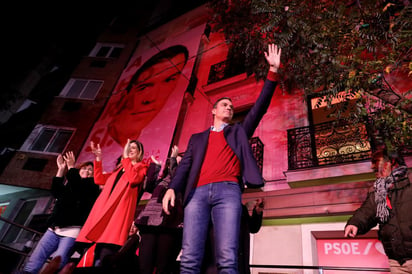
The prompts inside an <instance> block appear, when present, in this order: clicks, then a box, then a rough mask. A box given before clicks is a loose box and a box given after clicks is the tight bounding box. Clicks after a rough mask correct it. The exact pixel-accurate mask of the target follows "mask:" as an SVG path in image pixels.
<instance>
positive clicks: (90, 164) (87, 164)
mask: <svg viewBox="0 0 412 274" xmlns="http://www.w3.org/2000/svg"><path fill="white" fill-rule="evenodd" d="M85 166H92V167H93V162H91V161H87V162H83V163H81V164H80V165H79V169H81V168H82V167H85Z"/></svg>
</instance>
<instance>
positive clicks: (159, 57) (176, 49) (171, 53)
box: [126, 45, 189, 93]
mask: <svg viewBox="0 0 412 274" xmlns="http://www.w3.org/2000/svg"><path fill="white" fill-rule="evenodd" d="M182 53H183V54H184V55H185V64H186V62H187V59H188V57H189V51H188V50H187V48H186V47H185V46H182V45H176V46H171V47H169V48H167V49H164V50H162V51H160V52H159V53H157V54H156V55H154V56H152V57H151V58H150V59H149V60H147V61H146V62H145V63H144V64H143V65H142V66H141V67H140V68H139V69H138V70H137V71H136V73H135V74H134V75H133V77H132V79H130V82H129V84H128V85H127V87H126V91H127V93H129V91H130V89H131V88H132V87H133V85H134V84H135V82H136V80H137V78H139V76H140V74H142V72H144V71H145V70H147V69H148V68H150V67H152V66H153V65H155V64H157V63H160V62H161V61H163V60H170V59H171V58H173V57H175V56H176V55H178V54H182ZM174 65H177V64H174Z"/></svg>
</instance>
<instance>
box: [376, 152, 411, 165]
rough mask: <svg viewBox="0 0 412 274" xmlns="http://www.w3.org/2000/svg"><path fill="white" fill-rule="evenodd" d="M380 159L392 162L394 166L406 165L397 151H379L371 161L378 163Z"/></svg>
mask: <svg viewBox="0 0 412 274" xmlns="http://www.w3.org/2000/svg"><path fill="white" fill-rule="evenodd" d="M379 158H384V159H385V160H387V161H390V162H391V164H392V165H395V164H397V165H402V166H404V165H406V163H405V160H404V159H403V157H402V156H401V154H400V153H399V151H397V150H390V151H389V150H388V149H387V148H386V147H382V148H379V149H377V150H376V151H374V152H373V153H372V157H371V160H372V162H376V161H377V160H378V159H379Z"/></svg>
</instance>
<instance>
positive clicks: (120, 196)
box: [76, 158, 147, 246]
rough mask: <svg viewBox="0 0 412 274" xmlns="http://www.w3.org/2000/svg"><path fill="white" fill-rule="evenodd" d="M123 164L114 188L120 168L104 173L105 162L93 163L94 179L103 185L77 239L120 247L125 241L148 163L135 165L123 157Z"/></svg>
mask: <svg viewBox="0 0 412 274" xmlns="http://www.w3.org/2000/svg"><path fill="white" fill-rule="evenodd" d="M122 165H123V168H124V174H123V175H122V176H121V177H120V179H119V180H118V182H117V184H116V186H115V188H114V189H113V191H112V187H113V184H114V181H115V179H116V176H117V174H118V173H119V172H120V170H121V168H119V169H117V170H115V171H114V172H112V173H107V174H103V170H102V162H101V161H100V162H97V161H95V162H94V181H95V183H96V184H99V185H104V187H103V190H102V192H101V193H100V195H99V197H98V198H97V200H96V202H95V204H94V206H93V208H92V210H91V211H90V214H89V217H88V218H87V220H86V222H85V224H84V226H83V227H82V229H81V231H80V233H79V236H78V237H77V239H76V241H78V242H96V243H108V244H116V245H120V246H122V245H123V244H124V243H125V242H126V240H127V237H128V234H129V229H130V226H131V224H132V223H133V220H134V215H135V211H136V206H137V205H136V203H137V196H138V188H137V186H138V185H139V184H141V183H143V181H144V178H145V176H146V170H147V165H145V164H143V163H141V162H140V163H136V164H135V165H132V162H131V161H130V159H129V158H125V159H123V160H122ZM111 191H112V192H111ZM110 192H111V193H110Z"/></svg>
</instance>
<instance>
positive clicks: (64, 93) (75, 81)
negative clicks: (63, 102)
mask: <svg viewBox="0 0 412 274" xmlns="http://www.w3.org/2000/svg"><path fill="white" fill-rule="evenodd" d="M81 81H86V83H85V84H84V87H83V88H82V89H81V91H80V93H79V96H78V97H75V96H69V95H68V93H69V92H70V91H71V90H72V88H73V86H75V85H76V84H81V83H80V82H81ZM91 82H98V83H100V87H99V88H98V89H97V90H96V93H95V94H94V96H93V98H91V97H88V98H83V97H81V96H82V95H83V94H85V93H86V92H87V91H88V89H87V87H88V86H89V84H90V83H91ZM103 85H104V81H103V80H97V79H84V78H70V79H69V81H68V82H67V83H66V85H65V86H64V88H63V89H62V91H61V92H60V94H59V97H63V98H71V99H79V100H90V101H93V100H95V99H96V97H97V94H99V92H100V90H101V89H102V87H103Z"/></svg>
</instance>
